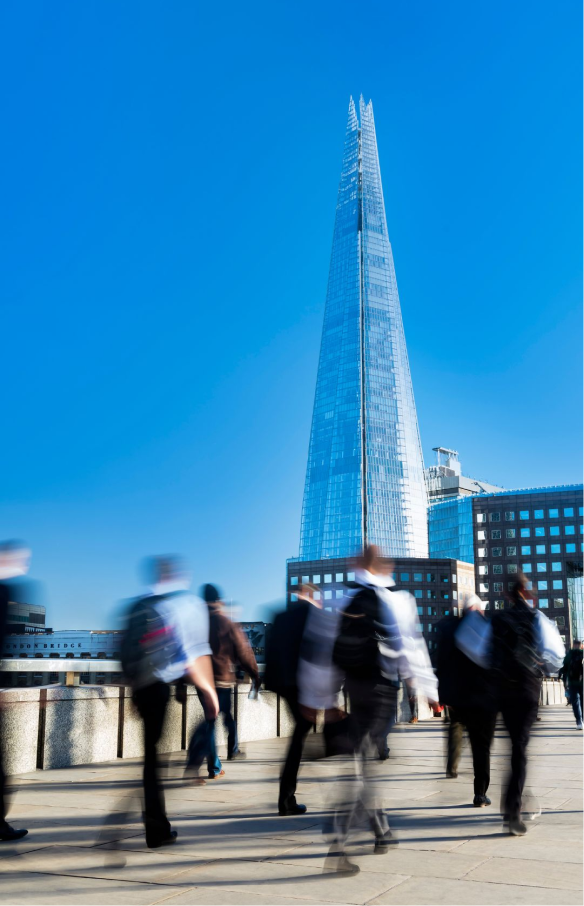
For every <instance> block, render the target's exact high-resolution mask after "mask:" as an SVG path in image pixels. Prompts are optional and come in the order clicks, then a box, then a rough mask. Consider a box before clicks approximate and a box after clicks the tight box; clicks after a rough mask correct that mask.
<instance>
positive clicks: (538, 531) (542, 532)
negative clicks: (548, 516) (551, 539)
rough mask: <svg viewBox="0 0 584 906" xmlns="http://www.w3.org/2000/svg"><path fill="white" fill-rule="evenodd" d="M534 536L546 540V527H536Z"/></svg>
mask: <svg viewBox="0 0 584 906" xmlns="http://www.w3.org/2000/svg"><path fill="white" fill-rule="evenodd" d="M534 534H535V537H536V538H545V526H543V525H536V527H535V532H534Z"/></svg>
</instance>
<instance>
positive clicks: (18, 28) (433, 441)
mask: <svg viewBox="0 0 584 906" xmlns="http://www.w3.org/2000/svg"><path fill="white" fill-rule="evenodd" d="M212 6H213V5H211V4H205V5H203V4H201V3H199V4H196V3H192V2H190V0H189V2H180V0H177V2H173V3H172V4H159V3H149V2H140V3H137V2H136V3H132V2H128V3H124V4H121V5H120V4H115V3H112V2H105V3H104V2H93V3H92V2H86V3H83V4H78V3H73V2H64V3H61V4H57V5H55V4H53V3H48V2H47V3H41V2H30V3H27V4H18V3H8V4H4V5H2V8H1V9H0V50H1V52H0V72H1V77H2V84H3V85H4V89H5V90H4V101H3V125H4V142H3V147H2V152H0V153H1V155H2V172H3V177H4V178H3V192H2V214H3V216H2V218H1V219H0V242H1V246H2V251H3V254H2V256H1V257H0V286H1V287H2V289H1V290H0V292H1V294H2V319H1V322H2V363H3V391H2V414H3V429H4V430H3V435H4V442H3V443H2V445H1V446H0V481H1V486H0V487H1V506H0V537H14V536H16V537H24V538H26V539H27V540H28V541H29V543H30V544H31V546H32V547H33V549H34V569H33V573H32V575H34V576H35V577H37V578H40V579H42V580H43V581H44V583H45V586H46V589H47V600H48V604H49V607H50V613H49V621H48V622H49V625H53V626H54V627H56V628H105V627H107V626H108V625H111V623H112V619H113V616H112V615H113V611H114V608H115V604H116V601H118V600H119V599H120V598H122V597H124V596H127V595H130V594H132V593H135V592H136V590H137V589H138V587H139V586H138V578H137V573H136V564H137V562H138V560H139V559H140V558H141V557H142V556H143V555H144V554H148V553H152V552H164V551H181V552H183V553H185V554H186V555H187V556H188V557H189V559H190V560H191V563H192V566H193V572H194V577H195V582H196V584H197V585H198V584H199V583H201V582H206V581H213V582H216V583H218V584H219V585H220V586H221V587H223V588H224V589H225V593H226V596H227V597H230V596H232V597H233V598H234V599H235V600H236V601H238V602H239V603H240V604H241V606H242V611H241V612H242V613H243V614H244V616H246V617H247V618H253V617H254V616H256V615H258V614H259V613H260V610H259V608H258V605H260V604H262V603H263V602H266V601H273V600H275V599H278V598H283V592H284V575H285V560H286V557H288V556H294V555H296V554H297V552H298V535H299V523H300V507H301V499H302V490H303V482H304V469H305V463H306V454H307V448H308V437H309V428H310V418H311V414H312V402H313V393H314V382H315V377H316V367H317V357H318V347H319V342H320V329H321V324H322V316H323V306H324V298H325V292H326V281H327V270H328V260H329V255H330V247H331V240H332V229H333V221H334V212H335V201H336V190H337V182H338V178H339V173H340V165H341V157H342V146H343V136H344V129H345V121H346V111H347V104H348V99H349V95H350V94H354V95H356V96H358V95H359V93H360V92H363V94H364V95H365V97H366V98H367V99H368V98H369V97H371V98H372V99H373V106H374V111H375V117H376V126H377V136H378V143H379V152H380V159H381V171H382V178H383V183H384V192H385V202H386V210H387V220H388V226H389V231H390V238H391V240H392V245H393V252H394V258H395V265H396V271H397V278H398V285H399V290H400V297H401V303H402V310H403V317H404V324H405V330H406V339H407V342H408V350H409V355H410V363H411V369H412V375H413V380H414V390H415V394H416V402H417V406H418V417H419V422H420V431H421V434H422V443H423V447H424V454H425V458H426V461H427V462H429V461H431V458H432V453H431V448H432V447H433V446H437V445H438V444H442V445H445V446H450V447H454V448H456V449H458V450H459V451H460V453H461V459H462V462H463V469H464V471H465V472H467V473H468V474H472V475H473V476H475V477H480V478H484V479H486V480H490V481H493V482H495V483H500V484H502V485H504V486H506V487H508V488H514V487H525V486H529V485H542V484H555V483H563V482H575V481H579V480H581V456H580V437H581V397H580V387H581V380H580V338H581V314H580V306H581V284H582V260H581V248H582V225H581V201H580V199H581V194H582V191H581V190H582V187H581V154H582V148H581V106H582V97H581V32H582V29H581V8H580V5H579V4H577V3H576V2H572V0H568V2H565V3H560V4H553V5H552V4H550V3H547V2H538V0H535V2H534V0H529V2H515V3H512V4H509V3H504V2H490V3H479V4H476V3H468V2H466V0H465V2H449V3H446V4H444V3H442V4H440V3H435V2H433V0H421V2H418V3H406V2H405V0H402V2H399V3H398V2H395V0H393V2H388V0H382V2H367V0H365V2H363V3H361V4H359V5H358V6H356V5H355V4H353V3H351V4H350V3H345V2H339V0H335V2H319V3H304V2H302V0H300V2H294V3H281V4H274V3H255V2H251V3H246V4H241V3H233V2H231V0H228V2H226V3H223V4H221V5H219V6H217V7H216V9H212Z"/></svg>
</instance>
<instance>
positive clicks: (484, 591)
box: [479, 582, 489, 595]
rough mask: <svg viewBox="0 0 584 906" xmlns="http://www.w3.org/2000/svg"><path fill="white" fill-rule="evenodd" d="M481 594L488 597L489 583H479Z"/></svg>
mask: <svg viewBox="0 0 584 906" xmlns="http://www.w3.org/2000/svg"><path fill="white" fill-rule="evenodd" d="M479 592H480V594H481V595H488V593H489V583H488V582H479Z"/></svg>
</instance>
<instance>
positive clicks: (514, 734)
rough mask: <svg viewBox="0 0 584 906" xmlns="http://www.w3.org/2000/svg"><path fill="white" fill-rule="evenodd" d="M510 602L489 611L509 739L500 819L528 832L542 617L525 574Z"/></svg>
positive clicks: (498, 698) (517, 833) (511, 827)
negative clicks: (526, 799)
mask: <svg viewBox="0 0 584 906" xmlns="http://www.w3.org/2000/svg"><path fill="white" fill-rule="evenodd" d="M509 605H510V606H509V607H507V608H506V609H505V610H496V611H495V612H494V613H493V617H492V621H491V624H492V629H493V637H492V664H493V675H494V681H495V695H496V701H497V706H498V711H500V712H501V714H502V717H503V721H504V723H505V727H506V728H507V732H508V733H509V736H510V738H511V775H510V778H509V781H508V783H507V788H506V790H505V792H504V794H503V820H504V822H505V824H506V825H508V829H509V833H510V834H513V835H515V836H522V835H523V834H525V833H526V832H527V826H526V824H525V823H524V822H523V821H522V817H521V811H522V797H523V789H524V787H525V780H526V776H527V746H528V743H529V736H530V732H531V727H532V725H533V723H534V722H535V719H536V717H537V708H538V702H539V695H540V690H541V682H542V666H543V658H542V655H543V652H542V645H541V632H540V627H539V626H538V620H539V622H540V623H541V622H543V621H544V620H545V617H543V615H542V614H541V613H538V612H536V611H535V610H534V609H533V594H532V592H531V591H530V589H529V582H528V580H527V579H526V577H525V576H524V575H519V576H518V578H517V581H516V582H515V583H514V585H513V588H512V590H511V592H510V594H509ZM547 623H548V624H549V620H548V621H547ZM550 626H551V624H550ZM553 628H554V631H555V632H556V634H557V630H555V626H554V627H553ZM560 663H561V662H560ZM556 669H557V668H556Z"/></svg>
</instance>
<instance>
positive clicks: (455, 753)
mask: <svg viewBox="0 0 584 906" xmlns="http://www.w3.org/2000/svg"><path fill="white" fill-rule="evenodd" d="M448 712H449V717H450V721H449V723H448V743H447V752H448V754H447V758H446V773H447V774H448V775H449V776H450V777H456V775H457V774H458V764H459V761H460V753H461V751H462V736H463V730H464V728H463V725H462V723H461V721H460V720H459V717H458V713H457V711H456V710H455V709H454V708H449V709H448Z"/></svg>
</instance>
